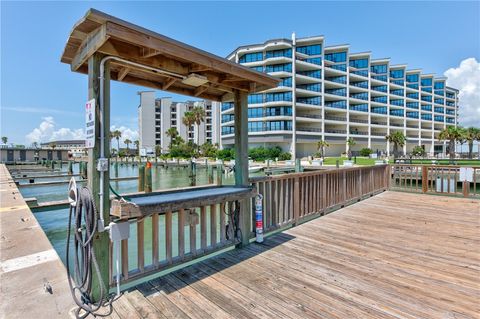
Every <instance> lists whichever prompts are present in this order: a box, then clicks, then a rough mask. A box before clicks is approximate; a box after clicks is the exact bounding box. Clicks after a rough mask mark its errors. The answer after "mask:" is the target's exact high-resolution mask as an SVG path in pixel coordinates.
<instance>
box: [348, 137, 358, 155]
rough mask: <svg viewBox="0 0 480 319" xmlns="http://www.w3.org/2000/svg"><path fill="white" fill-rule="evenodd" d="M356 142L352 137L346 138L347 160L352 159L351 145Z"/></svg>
mask: <svg viewBox="0 0 480 319" xmlns="http://www.w3.org/2000/svg"><path fill="white" fill-rule="evenodd" d="M355 144H357V142H355V140H354V139H353V137H349V138H348V139H347V146H348V152H347V153H348V160H351V159H352V147H353V146H354V145H355Z"/></svg>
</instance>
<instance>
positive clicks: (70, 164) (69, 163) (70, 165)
mask: <svg viewBox="0 0 480 319" xmlns="http://www.w3.org/2000/svg"><path fill="white" fill-rule="evenodd" d="M68 174H69V175H72V174H73V163H72V161H68Z"/></svg>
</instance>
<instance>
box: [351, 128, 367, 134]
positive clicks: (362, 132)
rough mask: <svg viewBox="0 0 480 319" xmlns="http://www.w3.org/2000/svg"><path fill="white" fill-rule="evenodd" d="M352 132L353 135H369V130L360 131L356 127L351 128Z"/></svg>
mask: <svg viewBox="0 0 480 319" xmlns="http://www.w3.org/2000/svg"><path fill="white" fill-rule="evenodd" d="M350 134H352V135H368V132H365V131H359V130H357V129H354V130H350Z"/></svg>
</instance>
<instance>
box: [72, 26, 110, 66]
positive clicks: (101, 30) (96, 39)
mask: <svg viewBox="0 0 480 319" xmlns="http://www.w3.org/2000/svg"><path fill="white" fill-rule="evenodd" d="M108 38H109V36H108V35H107V28H106V26H105V25H101V26H100V27H98V28H97V29H95V30H94V31H92V32H90V33H89V34H88V35H87V37H86V38H85V40H83V42H82V44H81V45H80V47H79V48H78V50H77V53H75V56H74V57H73V60H72V63H71V65H70V67H71V69H72V71H76V70H77V69H78V68H79V67H80V66H82V65H83V64H84V63H85V62H87V60H88V58H89V57H91V56H92V55H93V53H95V52H96V51H97V50H98V49H99V48H100V47H101V46H102V45H103V44H104V43H105V42H106V41H107V40H108Z"/></svg>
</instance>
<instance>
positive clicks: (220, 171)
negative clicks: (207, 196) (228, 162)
mask: <svg viewBox="0 0 480 319" xmlns="http://www.w3.org/2000/svg"><path fill="white" fill-rule="evenodd" d="M216 169H217V185H218V186H222V177H223V176H222V175H223V160H222V161H221V162H220V163H218V162H217V166H216Z"/></svg>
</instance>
